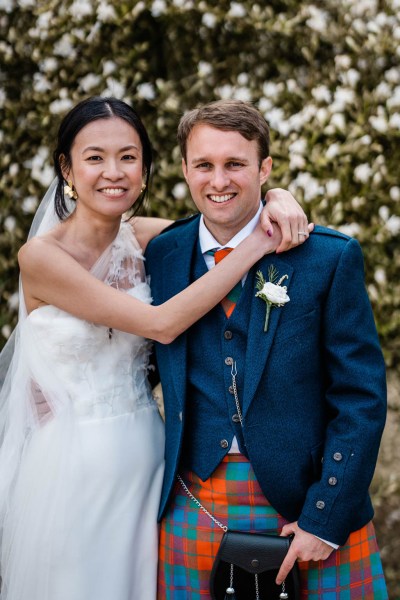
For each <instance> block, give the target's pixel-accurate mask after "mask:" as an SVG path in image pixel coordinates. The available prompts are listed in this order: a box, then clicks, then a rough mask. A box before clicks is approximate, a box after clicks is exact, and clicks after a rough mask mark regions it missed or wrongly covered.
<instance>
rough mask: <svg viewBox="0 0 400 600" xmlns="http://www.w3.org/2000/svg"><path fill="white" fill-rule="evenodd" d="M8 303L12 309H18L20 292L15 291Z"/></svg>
mask: <svg viewBox="0 0 400 600" xmlns="http://www.w3.org/2000/svg"><path fill="white" fill-rule="evenodd" d="M7 304H8V306H9V308H10V309H11V310H12V311H15V310H17V308H18V304H19V293H18V292H14V293H13V294H11V296H10V297H9V298H8V300H7Z"/></svg>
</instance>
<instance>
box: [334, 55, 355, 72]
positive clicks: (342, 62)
mask: <svg viewBox="0 0 400 600" xmlns="http://www.w3.org/2000/svg"><path fill="white" fill-rule="evenodd" d="M350 66H351V58H350V56H348V55H347V54H338V55H337V56H335V67H336V69H337V70H338V71H347V70H348V69H350Z"/></svg>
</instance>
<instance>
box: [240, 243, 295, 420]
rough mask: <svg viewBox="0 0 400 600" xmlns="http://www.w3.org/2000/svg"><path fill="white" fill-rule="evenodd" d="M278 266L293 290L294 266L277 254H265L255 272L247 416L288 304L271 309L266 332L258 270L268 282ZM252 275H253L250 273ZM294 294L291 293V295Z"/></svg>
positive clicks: (245, 395)
mask: <svg viewBox="0 0 400 600" xmlns="http://www.w3.org/2000/svg"><path fill="white" fill-rule="evenodd" d="M270 265H274V267H275V268H276V269H277V271H278V276H279V278H281V277H282V276H283V275H288V279H285V281H284V282H282V285H285V286H286V287H287V288H288V291H289V290H290V283H291V279H292V276H293V267H292V266H291V265H289V264H288V263H286V262H284V261H283V260H281V259H280V258H279V256H278V255H276V254H269V255H268V256H265V257H264V258H263V259H262V260H261V261H260V262H259V263H258V264H257V265H255V266H254V267H253V269H252V271H251V276H252V278H253V290H254V293H253V294H252V301H251V306H250V320H249V332H248V338H247V348H246V358H245V372H244V391H243V415H244V416H245V415H246V412H247V410H248V408H249V406H250V404H251V401H252V399H253V397H254V395H255V393H256V390H257V387H258V385H259V383H260V379H261V376H262V373H263V370H264V367H265V364H266V362H267V360H268V355H269V352H270V350H271V346H272V342H273V340H274V336H275V333H276V331H277V328H278V324H279V320H280V318H281V315H282V312H283V311H284V310H285V307H284V306H283V307H275V308H271V312H270V317H269V325H268V331H266V332H265V331H264V321H265V313H266V303H265V302H264V300H262V299H261V298H256V296H255V294H256V292H257V290H256V287H255V286H256V272H257V271H258V270H260V271H261V272H262V274H263V275H264V278H265V280H266V281H268V267H269V266H270ZM249 276H250V274H249ZM289 296H290V294H289Z"/></svg>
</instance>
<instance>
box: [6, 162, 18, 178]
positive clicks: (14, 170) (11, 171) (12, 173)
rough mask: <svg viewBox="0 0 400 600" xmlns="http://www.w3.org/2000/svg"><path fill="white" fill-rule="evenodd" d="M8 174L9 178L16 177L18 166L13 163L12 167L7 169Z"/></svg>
mask: <svg viewBox="0 0 400 600" xmlns="http://www.w3.org/2000/svg"><path fill="white" fill-rule="evenodd" d="M8 172H9V174H10V177H15V176H16V175H18V172H19V164H18V163H13V164H12V165H10V168H9V169H8Z"/></svg>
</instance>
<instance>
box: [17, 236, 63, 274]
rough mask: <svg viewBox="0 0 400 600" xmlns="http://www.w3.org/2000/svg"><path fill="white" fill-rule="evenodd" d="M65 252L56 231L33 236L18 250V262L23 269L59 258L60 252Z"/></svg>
mask: <svg viewBox="0 0 400 600" xmlns="http://www.w3.org/2000/svg"><path fill="white" fill-rule="evenodd" d="M63 252H65V250H63V248H62V244H61V242H60V240H59V239H58V236H57V234H56V233H55V232H48V233H46V234H44V235H41V236H37V237H33V238H32V239H30V240H28V241H27V242H26V243H25V244H24V245H23V246H21V248H20V249H19V251H18V263H19V266H20V269H21V271H23V270H26V269H30V268H31V267H32V266H33V265H36V266H37V265H38V264H41V263H42V262H43V261H45V262H49V261H50V262H51V261H52V260H59V256H60V253H63Z"/></svg>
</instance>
